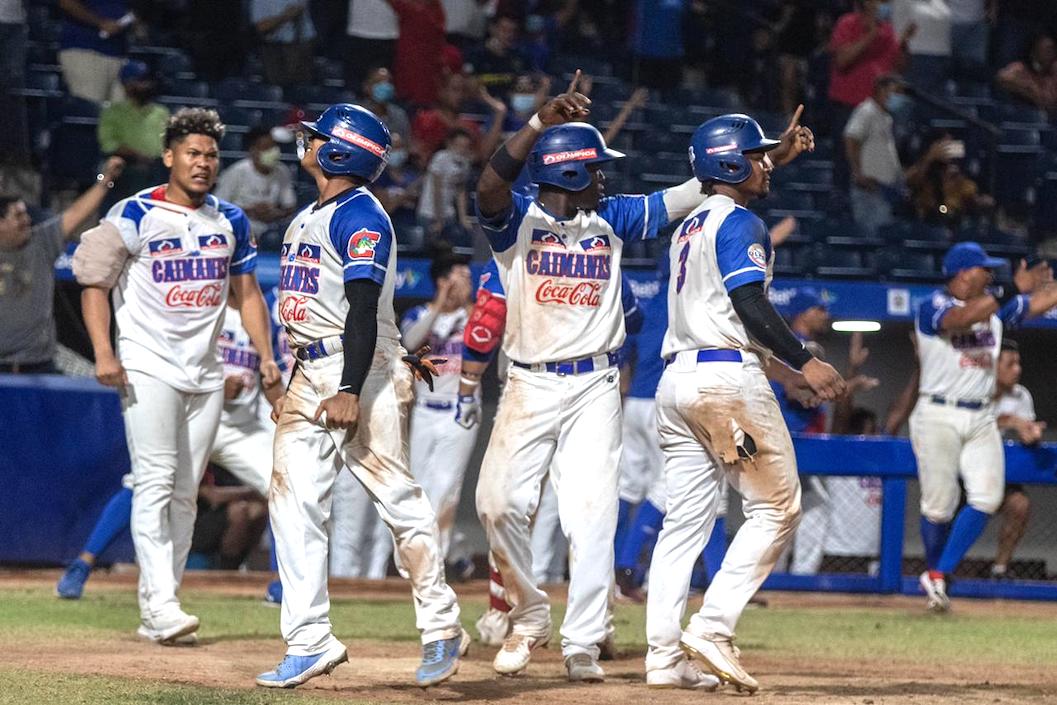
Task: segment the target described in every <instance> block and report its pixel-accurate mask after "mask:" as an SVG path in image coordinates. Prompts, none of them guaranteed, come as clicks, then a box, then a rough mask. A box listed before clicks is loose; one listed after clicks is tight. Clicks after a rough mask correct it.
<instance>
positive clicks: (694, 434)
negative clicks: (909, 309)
mask: <svg viewBox="0 0 1057 705" xmlns="http://www.w3.org/2000/svg"><path fill="white" fill-rule="evenodd" d="M795 122H796V118H794V123H795ZM786 134H787V135H789V134H790V132H789V131H787V133H786ZM791 135H792V140H793V141H794V143H796V144H800V145H803V144H805V143H810V141H811V135H810V131H808V130H807V128H803V127H797V128H796V129H795V130H793V131H792V133H791ZM783 137H785V136H783ZM782 147H783V143H782V141H779V140H771V139H767V138H766V137H765V136H764V134H763V130H762V129H761V128H760V126H759V124H758V123H757V122H756V121H755V120H753V119H752V118H750V117H748V116H746V115H723V116H720V117H717V118H713V119H711V120H709V121H707V122H705V123H704V124H702V125H701V126H700V127H698V128H697V130H696V131H695V132H694V135H693V137H692V140H691V143H690V163H691V166H692V168H693V172H694V176H695V177H696V178H697V179H698V180H700V182H701V183H702V184H703V191H704V193H705V194H707V198H705V199H704V200H703V201H701V202H700V204H699V205H698V206H697V207H696V208H695V209H694V210H693V212H692V213H691V214H690V215H689V216H688V217H687V218H686V219H685V220H684V221H683V223H682V225H681V226H680V227H679V228H678V229H677V230H676V233H675V235H673V237H672V244H671V248H670V261H671V272H672V274H671V280H670V283H669V286H668V332H667V333H666V334H665V337H664V344H663V348H662V354H663V355H664V358H665V364H666V367H665V370H664V373H663V374H662V376H661V382H660V386H659V388H658V390H657V419H658V429H659V432H660V437H661V448H662V449H663V451H664V458H665V468H664V472H665V479H666V485H667V491H668V498H667V510H668V511H667V514H666V515H665V519H664V526H663V528H662V529H661V533H660V536H659V537H658V539H657V546H656V548H655V549H654V553H653V560H652V563H651V566H650V572H651V574H653V575H655V576H656V575H663V576H664V580H654V581H653V584H652V585H651V589H650V591H649V595H648V598H647V603H646V604H647V607H646V633H647V641H648V643H649V651H648V653H647V656H646V679H647V683H648V684H649V685H653V686H667V687H707V685H705V684H704V683H702V682H701V681H700V679H698V678H696V677H693V676H692V675H691V674H693V673H696V671H697V669H696V667H695V666H694V665H693V664H692V663H691V662H690V661H688V660H687V659H686V655H690V656H691V657H692V658H694V659H699V660H700V661H701V662H702V663H703V664H704V665H705V666H706V667H707V668H708V670H710V671H711V672H712V673H713V674H715V676H717V677H718V678H719V679H720V680H721V681H723V682H726V683H733V684H734V685H735V686H737V687H738V688H739V689H745V690H748V691H755V690H756V689H757V688H758V687H759V684H758V683H757V682H756V680H755V679H754V678H752V677H751V676H750V675H749V674H748V673H746V672H745V670H744V669H743V668H742V667H741V664H740V662H739V655H738V652H737V651H736V650H735V648H734V645H733V640H734V627H735V625H736V623H737V621H738V618H739V617H740V615H741V612H742V610H743V609H744V608H745V605H746V603H747V602H748V601H749V599H750V598H751V597H752V596H753V594H754V593H755V592H756V590H757V589H758V588H759V586H760V585H761V584H762V583H763V581H764V579H765V578H766V577H767V574H768V573H769V572H770V570H771V568H772V567H773V566H774V563H775V561H776V560H777V559H778V557H779V555H780V554H781V552H782V550H783V549H784V548H785V546H786V544H787V543H788V541H789V540H790V539H791V538H792V535H793V531H794V530H795V528H796V524H797V520H798V517H799V514H800V482H799V480H798V478H797V473H796V458H795V456H794V454H793V444H792V441H791V439H790V437H789V431H788V430H787V429H786V426H785V422H784V421H783V419H782V415H781V412H780V411H779V409H778V404H777V403H776V402H775V398H774V393H773V392H772V391H771V387H770V385H769V384H768V380H767V374H765V371H764V370H765V369H766V365H767V362H768V358H770V357H771V355H772V354H773V355H775V356H776V357H777V358H778V359H779V360H781V361H782V362H784V363H786V364H788V365H789V368H784V370H785V371H784V372H779V371H778V369H777V367H778V366H777V365H772V367H774V368H776V369H775V370H774V371H773V374H779V375H785V376H793V375H795V376H797V377H798V378H799V380H800V386H801V387H804V388H807V389H810V390H811V391H812V393H813V394H815V395H817V396H818V397H821V398H823V399H831V398H833V397H835V396H836V395H838V394H839V393H841V392H842V391H843V384H844V383H843V380H842V379H841V377H840V375H839V374H838V373H837V371H836V370H834V369H833V368H832V367H831V366H829V365H828V364H826V363H824V362H822V361H820V360H818V359H816V358H815V357H814V356H812V354H811V353H810V352H809V351H808V350H807V349H806V348H805V347H804V344H803V343H802V342H801V341H800V340H798V339H797V338H796V336H795V335H793V333H792V332H791V331H790V330H789V327H788V326H787V325H786V323H785V321H784V320H782V318H781V317H780V316H779V315H778V313H777V312H776V311H775V310H774V308H773V306H772V305H771V303H770V301H768V299H767V286H768V283H769V281H770V279H771V272H770V267H771V262H772V261H773V258H772V251H771V242H770V238H769V236H768V233H767V228H766V227H765V226H764V224H763V221H761V220H760V219H759V218H758V217H757V216H755V215H753V214H752V213H751V212H750V211H748V210H747V209H746V208H745V206H746V205H747V204H748V203H749V202H750V201H752V200H754V199H757V198H761V197H764V196H766V195H767V193H768V191H769V189H770V174H771V171H772V169H773V164H772V161H771V158H770V156H769V155H768V152H770V151H772V150H776V149H779V148H782ZM772 351H773V352H772ZM790 368H792V369H790ZM793 370H799V372H793ZM724 477H725V478H726V480H727V481H728V482H729V483H730V485H731V487H733V488H734V489H735V490H737V491H738V492H739V493H740V494H741V496H742V502H743V504H742V507H743V511H744V514H745V523H744V524H743V525H742V526H741V528H740V529H739V530H738V532H737V534H736V536H735V537H734V540H733V542H732V543H731V545H730V547H729V548H728V550H727V553H726V557H725V558H724V560H723V566H722V568H721V569H720V571H719V573H718V574H717V575H716V576H715V578H714V579H713V580H712V582H711V584H710V585H709V588H708V590H707V591H706V593H705V597H704V603H703V604H702V606H701V609H700V610H699V611H698V612H697V613H696V614H694V615H693V616H692V617H691V619H690V624H689V625H688V626H687V628H686V630H685V631H683V630H682V629H681V619H682V615H683V613H684V611H685V608H686V600H687V587H688V586H689V583H690V574H691V571H692V570H693V566H694V562H695V561H696V560H697V557H698V555H700V553H701V549H702V548H704V545H705V539H706V537H708V536H709V534H710V532H711V530H712V523H713V519H714V518H715V514H716V503H717V500H718V498H719V490H720V487H721V484H722V479H723V478H724ZM684 652H685V653H684ZM699 684H700V685H699Z"/></svg>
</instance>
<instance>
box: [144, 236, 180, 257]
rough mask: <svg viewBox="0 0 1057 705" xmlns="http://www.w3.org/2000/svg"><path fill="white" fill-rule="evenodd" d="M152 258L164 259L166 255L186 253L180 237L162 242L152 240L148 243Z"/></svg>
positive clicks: (162, 239)
mask: <svg viewBox="0 0 1057 705" xmlns="http://www.w3.org/2000/svg"><path fill="white" fill-rule="evenodd" d="M148 246H149V247H150V256H151V257H164V256H165V255H177V254H180V253H181V252H183V251H184V248H183V245H181V244H180V238H178V237H166V238H161V239H160V240H151V241H150V242H149V243H148Z"/></svg>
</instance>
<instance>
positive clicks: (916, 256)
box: [877, 249, 941, 281]
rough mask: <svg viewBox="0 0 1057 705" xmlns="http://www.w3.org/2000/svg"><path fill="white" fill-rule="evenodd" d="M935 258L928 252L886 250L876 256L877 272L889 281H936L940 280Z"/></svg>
mask: <svg viewBox="0 0 1057 705" xmlns="http://www.w3.org/2000/svg"><path fill="white" fill-rule="evenodd" d="M936 262H937V260H936V257H935V255H932V254H930V253H928V252H914V251H911V250H895V249H886V250H883V251H882V252H881V253H879V255H878V259H877V263H878V270H879V272H880V273H881V274H886V275H887V276H888V277H889V278H891V279H900V280H909V281H936V280H937V279H938V278H940V276H941V275H940V273H939V270H938V269H937V267H936Z"/></svg>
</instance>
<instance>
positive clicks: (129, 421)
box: [122, 370, 224, 627]
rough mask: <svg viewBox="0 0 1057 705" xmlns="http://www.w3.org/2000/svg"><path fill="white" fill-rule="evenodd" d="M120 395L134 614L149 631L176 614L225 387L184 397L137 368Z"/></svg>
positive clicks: (130, 371)
mask: <svg viewBox="0 0 1057 705" xmlns="http://www.w3.org/2000/svg"><path fill="white" fill-rule="evenodd" d="M128 381H129V385H128V387H127V388H126V392H125V394H124V395H123V396H122V411H123V414H124V417H125V438H126V439H127V441H128V452H129V457H130V458H131V461H132V482H133V486H132V521H131V530H132V542H133V544H134V545H135V547H136V560H137V562H138V563H139V571H140V572H139V609H140V616H141V618H142V620H143V622H144V624H146V625H147V626H148V627H151V626H153V624H154V620H155V619H160V620H169V619H171V618H172V616H173V614H174V613H175V612H176V611H177V610H179V609H180V601H179V599H177V597H176V592H177V590H179V588H180V581H181V580H182V579H183V572H184V567H185V566H186V564H187V553H188V551H190V549H191V534H192V532H193V531H194V524H195V515H196V514H197V511H198V506H197V503H196V500H197V497H198V485H199V483H200V482H201V481H202V475H203V473H204V472H205V467H206V458H207V457H208V456H209V453H210V450H211V449H212V447H213V439H214V436H215V435H216V432H217V425H218V424H219V423H220V411H221V409H222V408H223V406H224V390H222V389H218V390H216V391H213V392H203V393H199V394H194V393H189V392H181V391H180V390H178V389H174V388H173V387H170V386H169V385H168V384H166V383H165V382H162V381H161V380H159V379H157V378H155V377H151V376H150V375H147V374H144V373H142V372H137V371H135V370H129V371H128Z"/></svg>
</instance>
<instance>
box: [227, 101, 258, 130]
mask: <svg viewBox="0 0 1057 705" xmlns="http://www.w3.org/2000/svg"><path fill="white" fill-rule="evenodd" d="M219 112H220V119H221V120H223V121H224V124H225V125H227V126H228V129H232V128H234V127H238V126H242V127H253V126H255V125H261V124H263V123H264V120H263V117H264V114H263V113H262V112H261V111H260V110H256V109H254V108H236V107H234V106H230V105H228V106H224V107H221V108H220V111H219Z"/></svg>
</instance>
